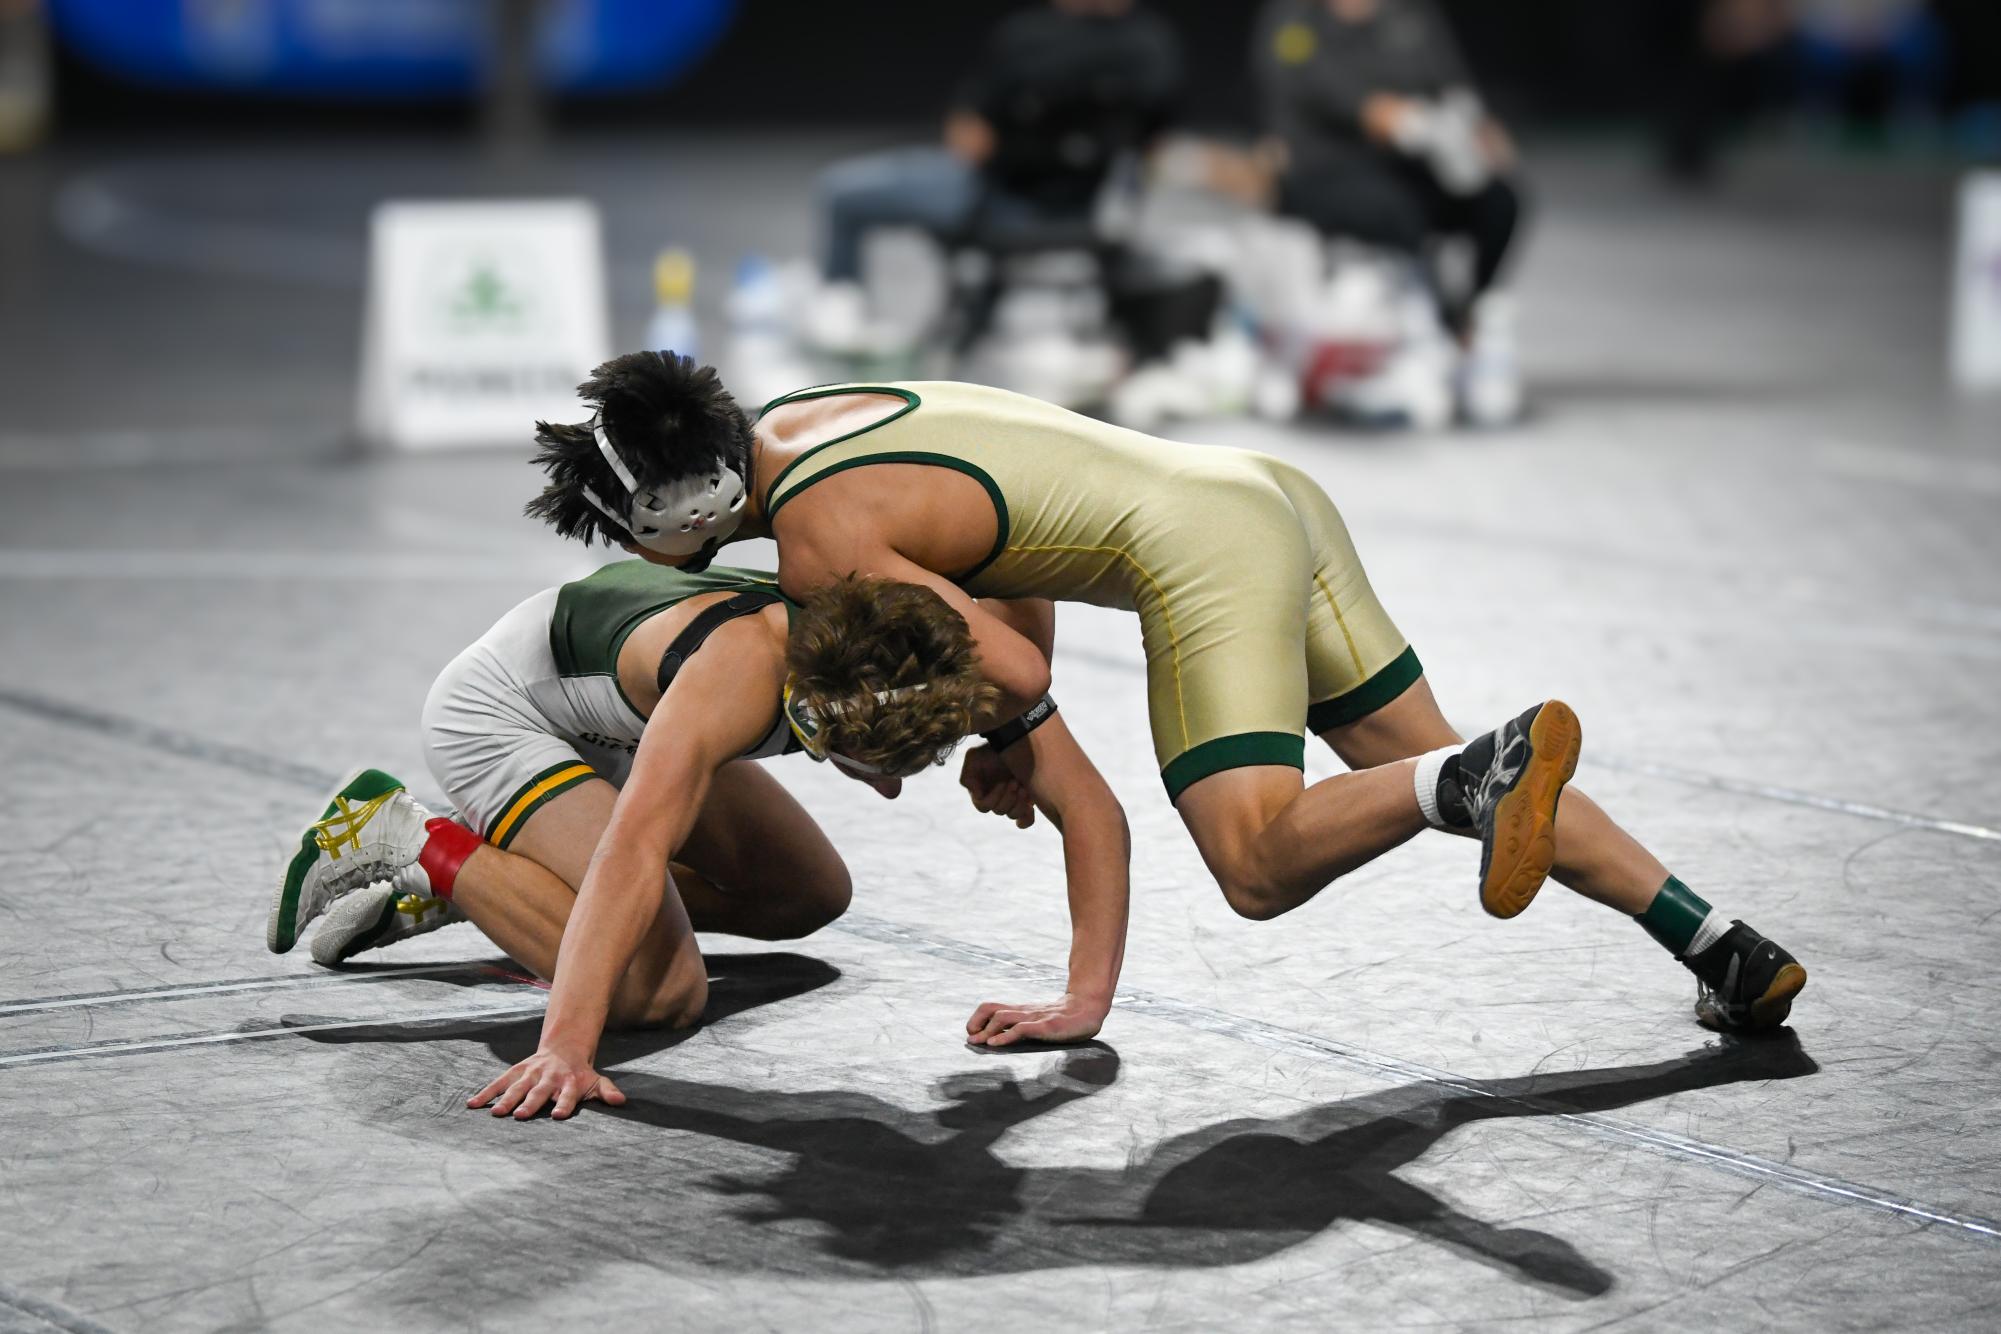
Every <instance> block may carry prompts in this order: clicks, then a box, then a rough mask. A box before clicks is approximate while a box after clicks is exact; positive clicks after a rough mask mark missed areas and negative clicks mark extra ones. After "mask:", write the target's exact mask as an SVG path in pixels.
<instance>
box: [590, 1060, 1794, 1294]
mask: <svg viewBox="0 0 2001 1334" xmlns="http://www.w3.org/2000/svg"><path fill="white" fill-rule="evenodd" d="M1817 1068H1818V1067H1817V1066H1816V1065H1815V1064H1814V1062H1813V1061H1812V1060H1811V1059H1810V1058H1809V1057H1808V1056H1807V1055H1806V1054H1805V1053H1804V1052H1803V1051H1802V1050H1801V1049H1800V1048H1799V1045H1798V1042H1797V1040H1796V1039H1795V1038H1793V1037H1792V1035H1791V1034H1790V1033H1787V1034H1785V1035H1783V1036H1781V1037H1778V1038H1776V1039H1770V1040H1765V1041H1759V1042H1730V1043H1728V1044H1726V1045H1723V1046H1712V1047H1706V1048H1702V1049H1698V1050H1697V1051H1694V1052H1691V1053H1689V1054H1687V1055H1685V1056H1681V1057H1677V1058H1674V1059H1672V1060H1666V1061H1659V1062H1654V1063H1651V1064H1647V1065H1638V1066H1630V1067H1616V1068H1610V1069H1592V1070H1578V1071H1571V1072H1566V1073H1560V1074H1542V1075H1531V1076H1524V1077H1521V1078H1516V1079H1504V1080H1494V1081H1484V1082H1474V1081H1467V1082H1466V1083H1463V1084H1455V1083H1445V1082H1439V1081H1425V1082H1420V1083H1415V1084H1409V1085H1402V1086H1399V1087H1396V1088H1391V1089H1385V1090H1383V1091H1381V1092H1378V1093H1371V1094H1367V1095H1364V1096H1362V1097H1359V1098H1352V1099H1347V1100H1343V1101H1341V1102H1336V1103H1330V1104H1326V1105H1324V1106H1318V1107H1311V1108H1307V1109H1304V1110H1302V1111H1299V1112H1296V1113H1294V1114H1292V1115H1289V1116H1284V1117H1275V1118H1239V1119H1233V1120H1228V1121H1221V1122H1218V1123H1216V1124H1214V1125H1209V1126H1204V1127H1202V1128H1201V1129H1199V1130H1195V1131H1191V1132H1189V1133H1187V1134H1184V1135H1178V1136H1175V1137H1173V1138H1170V1139H1168V1140H1165V1141H1162V1142H1161V1143H1160V1144H1158V1145H1156V1146H1155V1147H1154V1148H1153V1149H1152V1150H1150V1151H1149V1152H1147V1153H1146V1155H1145V1156H1144V1157H1142V1158H1139V1159H1137V1160H1135V1161H1132V1162H1130V1163H1128V1164H1126V1165H1123V1166H1120V1167H1115V1168H1018V1167H1013V1166H1011V1165H1009V1164H1008V1163H1007V1162H1006V1161H1005V1160H1004V1159H1002V1158H1001V1157H999V1156H998V1155H997V1154H996V1153H995V1152H994V1146H995V1143H996V1142H997V1141H998V1140H999V1138H1000V1137H1001V1135H1002V1134H1004V1133H1005V1132H1006V1131H1007V1130H1009V1129H1012V1128H1013V1127H1015V1126H1018V1125H1021V1124H1023V1123H1025V1122H1027V1121H1029V1120H1031V1119H1032V1118H1034V1117H1037V1116H1042V1115H1046V1114H1047V1113H1048V1112H1050V1111H1053V1110H1054V1109H1056V1108H1058V1107H1061V1106H1063V1105H1065V1104H1066V1103H1069V1102H1072V1101H1075V1100H1076V1099H1078V1098H1082V1097H1088V1096H1090V1095H1091V1094H1092V1093H1095V1092H1098V1091H1100V1090H1102V1089H1104V1088H1106V1087H1108V1086H1109V1085H1110V1084H1111V1082H1112V1081H1113V1080H1114V1079H1115V1078H1116V1076H1117V1072H1118V1058H1117V1056H1116V1054H1115V1053H1113V1052H1112V1051H1111V1050H1110V1049H1109V1048H1102V1047H1100V1048H1098V1049H1096V1050H1090V1051H1084V1052H1079V1053H1076V1054H1074V1055H1072V1056H1070V1057H1068V1058H1067V1059H1066V1060H1064V1061H1063V1062H1061V1063H1059V1064H1057V1065H1055V1066H1054V1067H1052V1068H1051V1069H1049V1070H1048V1071H1046V1072H1044V1073H1043V1074H1042V1075H1040V1076H1038V1077H1036V1078H1034V1079H1030V1080H1027V1081H1016V1080H1014V1079H1012V1078H1007V1077H1005V1076H1003V1075H1001V1074H1000V1073H999V1072H993V1073H991V1074H990V1073H988V1072H980V1073H976V1074H970V1075H966V1076H961V1077H958V1078H956V1079H955V1080H953V1081H949V1082H948V1083H947V1085H945V1086H944V1087H943V1088H942V1089H941V1092H943V1093H944V1094H945V1095H946V1096H947V1098H948V1099H949V1101H948V1102H947V1104H946V1105H945V1106H943V1107H941V1108H938V1109H936V1110H932V1111H926V1112H913V1111H909V1110H907V1109H904V1108H901V1107H897V1106H895V1105H893V1104H889V1103H886V1102H884V1101H883V1100H881V1099H878V1098H874V1097H871V1096H868V1095H865V1094H842V1093H829V1092H818V1093H774V1092H770V1091H756V1092H752V1091H743V1090H734V1089H727V1088H719V1087H715V1086H711V1085H703V1084H697V1083H694V1082H692V1081H687V1080H679V1079H667V1078H659V1077H651V1076H643V1075H640V1076H630V1077H628V1078H629V1079H630V1084H629V1087H628V1092H629V1094H630V1095H631V1099H630V1101H629V1103H628V1104H627V1105H626V1107H624V1108H623V1109H621V1110H620V1111H618V1112H615V1113H611V1114H612V1115H617V1116H620V1117H624V1118H630V1119H636V1120H640V1121H644V1122H646V1123H648V1124H651V1125H655V1126H659V1127H662V1128H667V1129H674V1130H680V1131H688V1132H693V1133H696V1134H701V1135H706V1136H713V1137H717V1138H721V1139H725V1140H729V1141H733V1142H736V1143H738V1144H744V1145H752V1146H756V1147H758V1148H762V1149H767V1150H776V1151H780V1152H783V1153H786V1154H789V1155H792V1160H791V1162H790V1163H789V1164H788V1165H786V1166H785V1167H783V1168H781V1169H780V1170H778V1171H776V1172H774V1173H772V1174H771V1175H769V1176H763V1177H757V1178H750V1177H746V1176H742V1175H726V1176H717V1177H712V1178H707V1179H702V1178H694V1179H692V1180H691V1184H696V1185H700V1186H703V1187H704V1188H706V1189H708V1190H710V1191H714V1192H717V1193H719V1194H724V1195H729V1196H746V1197H750V1196H755V1197H761V1198H762V1200H763V1201H764V1203H763V1204H762V1206H761V1207H752V1208H745V1209H742V1210H739V1211H738V1212H737V1213H736V1215H735V1216H736V1217H737V1218H738V1219H739V1220H741V1221H743V1222H747V1223H750V1224H753V1225H767V1224H774V1223H783V1222H790V1221H794V1220H808V1221H811V1222H815V1223H818V1224H821V1225H822V1226H823V1227H824V1228H825V1229H826V1230H825V1232H824V1233H823V1234H822V1235H821V1237H820V1238H819V1239H818V1240H817V1242H816V1245H817V1247H818V1248H819V1250H820V1251H821V1253H822V1254H824V1255H825V1256H827V1257H829V1258H830V1259H835V1260H845V1261H850V1262H853V1261H859V1262H862V1264H864V1265H866V1266H868V1267H873V1268H882V1269H890V1270H895V1271H899V1272H909V1271H918V1272H923V1273H961V1274H973V1273H994V1272H1015V1271H1022V1270H1035V1269H1046V1268H1059V1267H1066V1266H1073V1265H1098V1264H1120V1263H1123V1264H1144V1265H1161V1266H1174V1267H1186V1266H1210V1265H1227V1264H1237V1263H1242V1262H1245V1261H1249V1260H1254V1259H1259V1258H1262V1257H1265V1256H1268V1255H1272V1254H1275V1253H1277V1252H1279V1251H1281V1250H1284V1249H1286V1248H1288V1247H1290V1246H1293V1245H1297V1244H1298V1243H1300V1242H1302V1241H1304V1240H1306V1239H1308V1238H1309V1237H1311V1236H1313V1235H1316V1234H1317V1233H1319V1232H1321V1231H1323V1230H1325V1229H1327V1228H1329V1227H1331V1226H1333V1225H1334V1224H1336V1223H1338V1222H1342V1221H1355V1222H1375V1223H1380V1224H1383V1225H1386V1226H1391V1227H1398V1228H1402V1229H1404V1230H1406V1231H1409V1232H1411V1233H1413V1234H1415V1235H1417V1236H1420V1237H1423V1238H1425V1239H1427V1240H1430V1241H1433V1242H1435V1243H1438V1244H1441V1245H1445V1246H1448V1247H1450V1248H1452V1249H1453V1250H1456V1251H1458V1252H1460V1253H1462V1254H1464V1255H1467V1256H1469V1257H1471V1258H1473V1259H1475V1260H1477V1261H1479V1262H1481V1263H1484V1264H1488V1265H1491V1266H1493V1267H1495V1268H1497V1269H1500V1270H1503V1271H1506V1272H1511V1273H1513V1274H1515V1275H1518V1276H1519V1277H1520V1278H1522V1279H1523V1280H1525V1281H1531V1282H1535V1283H1538V1284H1542V1285H1546V1286H1549V1287H1551V1288H1553V1289H1555V1290H1557V1291H1559V1292H1562V1293H1564V1294H1566V1295H1571V1296H1575V1297H1580V1298H1581V1297H1590V1296H1597V1295H1600V1294H1603V1293H1605V1292H1607V1291H1609V1290H1610V1289H1611V1287H1612V1286H1613V1281H1614V1280H1613V1276H1612V1275H1611V1274H1610V1273H1608V1272H1607V1271H1605V1270H1604V1269H1602V1268H1600V1267H1598V1266H1597V1265H1595V1264H1593V1263H1592V1262H1591V1261H1590V1260H1589V1259H1587V1258H1586V1257H1585V1256H1584V1255H1582V1254H1581V1253H1580V1252H1579V1251H1578V1250H1577V1249H1576V1248H1575V1247H1574V1246H1572V1245H1571V1244H1570V1243H1569V1242H1568V1241H1565V1240H1564V1239H1562V1238H1560V1237H1556V1236H1553V1235H1551V1234H1548V1233H1544V1232H1539V1231H1536V1230H1534V1229H1531V1228H1524V1227H1507V1226H1504V1225H1500V1224H1496V1223H1490V1222H1486V1221H1484V1220H1482V1219H1479V1218H1476V1217H1473V1216H1472V1215H1470V1214H1467V1213H1465V1212H1464V1211H1462V1210H1460V1209H1456V1208H1454V1207H1453V1206H1451V1205H1449V1204H1447V1203H1446V1202H1445V1201H1444V1200H1441V1199H1440V1198H1439V1197H1437V1196H1436V1195H1433V1194H1432V1193H1430V1192H1429V1191H1426V1190H1424V1189H1423V1188H1421V1187H1419V1186H1416V1185H1413V1184H1411V1183H1410V1182H1408V1181H1405V1180H1403V1179H1402V1178H1401V1177H1399V1176H1398V1175H1397V1171H1398V1169H1400V1168H1402V1167H1404V1166H1406V1165H1408V1164H1410V1163H1412V1162H1414V1161H1416V1160H1418V1159H1420V1158H1422V1157H1423V1156H1424V1155H1425V1154H1426V1153H1427V1152H1429V1151H1430V1150H1431V1149H1432V1148H1433V1146H1435V1145H1436V1144H1438V1143H1439V1142H1440V1141H1441V1140H1443V1139H1444V1138H1445V1137H1446V1136H1448V1135H1450V1134H1451V1133H1452V1132H1453V1131H1455V1130H1457V1129H1459V1128H1460V1127H1462V1126H1466V1125H1470V1124H1473V1123H1475V1122H1479V1121H1489V1120H1498V1119H1513V1118H1522V1117H1548V1116H1562V1115H1566V1114H1572V1113H1589V1112H1606V1111H1612V1110H1616V1109H1619V1108H1625V1107H1630V1106H1633V1105H1634V1104H1637V1103H1641V1102H1645V1101H1648V1100H1650V1099H1654V1098H1661V1097H1666V1096H1668V1095H1671V1094H1675V1093H1682V1092H1688V1091H1691V1090H1694V1089H1700V1088H1708V1087H1715V1086H1718V1085H1723V1084H1731V1083H1738V1082H1746V1081H1758V1080H1769V1079H1786V1078H1795V1077H1798V1076H1802V1075H1806V1074H1811V1073H1813V1072H1814V1071H1815V1070H1816V1069H1817ZM796 1235H797V1234H796V1233H795V1232H790V1231H788V1232H787V1233H786V1236H787V1237H793V1236H796ZM733 1250H734V1253H735V1254H737V1255H738V1256H754V1255H755V1254H756V1253H757V1248H755V1247H752V1248H733Z"/></svg>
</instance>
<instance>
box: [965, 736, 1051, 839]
mask: <svg viewBox="0 0 2001 1334" xmlns="http://www.w3.org/2000/svg"><path fill="white" fill-rule="evenodd" d="M959 786H960V787H963V788H965V789H966V792H967V794H968V795H970V796H971V797H972V799H973V809H974V810H976V811H989V812H991V813H993V814H995V815H999V816H1004V817H1006V818H1007V819H1010V820H1012V821H1014V822H1015V824H1016V825H1017V826H1018V827H1019V828H1022V829H1026V828H1028V827H1029V826H1030V825H1032V824H1034V823H1035V799H1034V798H1033V797H1031V796H1029V794H1028V788H1027V786H1026V785H1024V784H1023V783H1022V782H1021V780H1020V779H1018V778H1016V777H1015V776H1014V770H1012V769H1010V768H1008V766H1007V761H1006V760H1004V759H1002V758H1001V754H1000V752H999V751H997V750H995V749H994V748H993V747H992V746H980V747H977V748H976V749H973V750H969V751H967V752H966V758H965V760H964V761H963V762H962V763H961V764H960V765H959Z"/></svg>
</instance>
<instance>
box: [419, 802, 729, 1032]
mask: <svg viewBox="0 0 2001 1334" xmlns="http://www.w3.org/2000/svg"><path fill="white" fill-rule="evenodd" d="M617 796H618V790H617V789H616V788H614V787H613V786H612V785H611V784H609V783H607V782H604V781H603V780H602V779H593V780H592V781H590V782H587V783H581V784H579V785H578V786H576V787H574V788H571V789H570V790H569V791H567V792H565V793H563V794H562V795H560V796H558V797H557V798H555V799H554V800H553V801H550V802H548V803H546V804H545V805H543V806H542V807H541V809H539V810H537V811H536V812H535V813H534V814H533V815H531V816H529V817H528V820H527V822H526V823H525V824H523V825H522V826H521V829H520V832H519V833H517V834H516V835H515V836H514V839H513V841H512V843H511V844H510V847H509V850H508V851H505V852H503V851H501V850H500V849H499V848H496V847H493V846H491V845H490V844H482V845H481V846H480V848H479V849H478V851H476V852H474V853H473V854H472V856H471V857H469V858H467V859H466V863H465V865H464V866H463V867H461V868H460V869H459V874H458V880H457V883H456V884H455V885H454V886H453V889H452V902H453V903H454V904H456V905H457V906H458V908H459V910H460V911H461V912H463V913H465V915H466V916H467V917H469V918H471V919H472V923H473V925H475V926H477V927H478V928H479V929H480V930H481V931H482V932H484V933H485V934H486V937H487V939H489V940H491V941H492V942H493V943H494V944H496V945H498V946H500V948H501V949H503V950H505V951H507V954H508V956H509V957H510V958H512V959H515V960H517V961H518V962H520V963H522V964H524V965H526V966H527V967H528V969H529V970H530V971H532V972H533V973H534V974H535V975H536V976H537V977H540V978H543V979H545V980H546V979H549V978H553V977H554V976H555V974H556V950H557V947H558V946H560V945H561V944H562V941H563V928H564V926H565V925H567V924H568V922H569V920H570V910H571V909H572V908H573V907H575V906H576V902H577V893H576V890H575V889H574V888H573V887H572V886H573V885H574V884H576V883H581V882H582V880H583V877H584V868H585V867H586V866H588V865H589V864H590V858H591V853H592V851H593V850H594V849H596V847H597V842H598V836H599V835H600V834H602V833H603V832H604V827H605V824H606V823H607V822H608V821H609V819H610V817H611V806H612V802H613V801H614V800H616V798H617ZM708 994H709V977H708V970H707V969H706V967H705V966H704V965H703V963H702V955H701V951H700V950H698V949H697V948H696V947H695V933H694V929H693V928H692V927H691V926H690V925H689V922H688V914H687V910H686V909H684V908H683V907H682V906H681V903H680V901H679V900H678V899H675V898H672V897H668V898H666V900H665V902H664V903H663V905H662V909H661V912H660V914H659V915H658V916H657V917H655V918H654V920H653V926H652V928H651V929H650V930H648V932H647V933H646V939H645V940H644V941H642V942H641V943H640V946H639V950H638V952H637V953H636V954H634V955H633V959H632V964H631V966H630V967H629V968H627V969H626V972H625V976H624V977H623V978H621V979H620V980H619V986H618V991H617V992H616V993H615V994H614V995H613V997H612V1008H611V1018H612V1022H613V1023H614V1024H616V1025H619V1026H621V1027H656V1026H660V1025H666V1026H668V1027H673V1028H686V1027H688V1026H689V1025H691V1024H693V1023H695V1022H696V1021H697V1020H698V1019H700V1018H701V1014H702V1008H703V1007H704V1006H705V1005H707V1004H708Z"/></svg>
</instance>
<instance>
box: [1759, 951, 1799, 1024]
mask: <svg viewBox="0 0 2001 1334" xmlns="http://www.w3.org/2000/svg"><path fill="white" fill-rule="evenodd" d="M1805 986H1806V969H1804V968H1802V967H1801V966H1800V965H1799V964H1796V963H1789V964H1786V965H1785V966H1784V967H1782V968H1780V969H1779V971H1778V972H1777V973H1775V974H1774V975H1773V977H1772V985H1770V986H1768V987H1766V988H1765V994H1764V995H1762V996H1760V997H1758V999H1756V1000H1754V1001H1752V1002H1751V1022H1750V1025H1749V1027H1752V1028H1777V1027H1778V1026H1779V1025H1780V1024H1783V1023H1784V1022H1785V1021H1786V1018H1787V1016H1789V1015H1791V1014H1792V1012H1793V997H1795V996H1797V995H1799V994H1800V992H1801V990H1802V989H1804V988H1805Z"/></svg>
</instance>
